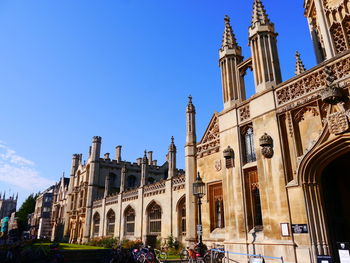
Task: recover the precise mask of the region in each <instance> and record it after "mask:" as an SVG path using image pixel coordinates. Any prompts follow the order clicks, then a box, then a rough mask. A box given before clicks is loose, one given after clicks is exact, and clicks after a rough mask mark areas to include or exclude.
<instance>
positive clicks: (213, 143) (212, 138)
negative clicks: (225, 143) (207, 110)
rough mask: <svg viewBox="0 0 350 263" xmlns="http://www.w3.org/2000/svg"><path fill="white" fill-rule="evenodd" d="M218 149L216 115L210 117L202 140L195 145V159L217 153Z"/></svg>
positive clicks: (218, 136)
mask: <svg viewBox="0 0 350 263" xmlns="http://www.w3.org/2000/svg"><path fill="white" fill-rule="evenodd" d="M219 148H220V133H219V119H218V116H217V113H215V114H214V116H213V117H212V119H211V121H210V123H209V126H208V128H207V130H206V132H205V133H204V136H203V138H202V140H201V141H200V142H199V144H198V145H197V157H199V158H201V157H203V156H206V155H210V154H212V153H215V152H218V151H219Z"/></svg>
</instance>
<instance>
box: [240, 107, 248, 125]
mask: <svg viewBox="0 0 350 263" xmlns="http://www.w3.org/2000/svg"><path fill="white" fill-rule="evenodd" d="M239 118H240V120H241V121H244V120H247V119H249V118H250V108H249V104H247V105H245V106H243V107H242V108H240V109H239Z"/></svg>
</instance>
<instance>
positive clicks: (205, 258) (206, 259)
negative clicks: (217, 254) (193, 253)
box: [203, 254, 211, 263]
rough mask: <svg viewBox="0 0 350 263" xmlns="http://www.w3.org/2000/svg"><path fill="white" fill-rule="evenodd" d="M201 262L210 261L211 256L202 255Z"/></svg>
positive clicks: (207, 262)
mask: <svg viewBox="0 0 350 263" xmlns="http://www.w3.org/2000/svg"><path fill="white" fill-rule="evenodd" d="M203 262H204V263H211V256H210V255H209V254H207V255H205V256H204V257H203Z"/></svg>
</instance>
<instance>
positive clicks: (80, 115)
mask: <svg viewBox="0 0 350 263" xmlns="http://www.w3.org/2000/svg"><path fill="white" fill-rule="evenodd" d="M264 4H265V7H266V9H267V13H268V14H269V17H270V19H271V20H272V21H273V22H274V23H275V28H276V31H277V32H278V33H279V36H278V48H279V56H280V63H281V68H282V74H283V80H287V79H288V78H290V77H292V76H293V75H294V65H295V58H294V53H295V51H296V50H298V51H299V52H300V53H301V56H302V59H303V61H304V63H305V65H306V67H307V68H310V67H312V66H314V65H315V58H314V54H313V49H312V45H311V40H310V35H309V32H308V26H307V21H306V19H305V18H304V16H303V0H297V1H283V4H281V1H278V0H265V1H264ZM251 10H252V0H245V1H239V0H216V1H209V0H176V1H170V0H166V1H164V0H163V1H161V0H147V1H146V0H103V1H96V0H95V1H92V0H73V1H72V0H60V1H54V0H49V1H48V0H32V1H25V0H22V1H17V0H2V1H0V36H1V41H0V90H1V97H0V98H1V103H0V112H1V113H0V192H3V191H4V190H6V191H7V192H11V193H13V192H17V191H18V192H19V198H20V202H22V201H23V199H25V197H26V196H27V195H28V194H29V193H31V192H36V191H39V190H44V189H45V187H47V186H49V185H50V184H52V183H53V182H55V181H57V180H58V179H59V177H60V176H61V174H62V172H63V171H65V172H66V174H67V175H68V174H69V169H70V163H71V156H72V154H73V153H83V154H84V155H85V156H86V154H87V152H88V148H89V145H90V144H91V138H92V136H94V135H99V136H102V140H103V145H102V154H103V153H105V152H110V153H111V155H112V156H114V147H115V146H116V145H122V146H123V148H122V158H123V159H125V160H129V161H134V160H136V158H138V157H140V156H141V155H142V153H143V151H144V150H145V149H147V150H153V151H154V158H155V159H158V162H159V163H162V162H164V160H165V154H166V153H167V148H168V145H169V143H170V137H171V136H172V135H173V136H174V137H175V143H176V145H177V148H178V166H179V167H180V168H184V148H183V147H184V141H185V107H186V104H187V96H188V95H189V94H192V96H193V101H194V103H195V105H196V108H197V136H198V139H200V138H201V136H202V134H203V132H204V130H205V128H206V125H207V124H208V121H209V120H210V118H211V116H212V114H213V112H214V111H221V110H222V107H223V105H222V96H221V80H220V70H219V68H218V48H219V47H220V43H221V38H222V33H223V29H224V23H223V18H224V15H225V14H227V15H229V16H230V17H231V24H232V27H233V29H234V32H235V34H236V37H237V40H238V43H239V44H240V45H241V46H242V48H243V53H244V56H245V58H248V57H249V56H250V49H249V47H248V26H249V23H250V20H251ZM246 88H247V93H248V94H250V95H251V94H252V93H253V91H254V88H253V85H252V81H248V83H247V87H246Z"/></svg>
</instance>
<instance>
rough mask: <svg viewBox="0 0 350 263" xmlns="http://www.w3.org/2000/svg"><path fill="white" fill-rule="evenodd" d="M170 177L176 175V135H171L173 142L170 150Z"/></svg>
mask: <svg viewBox="0 0 350 263" xmlns="http://www.w3.org/2000/svg"><path fill="white" fill-rule="evenodd" d="M168 164H169V169H168V178H172V177H174V176H175V175H176V146H175V143H174V136H171V143H170V146H169V151H168Z"/></svg>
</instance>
